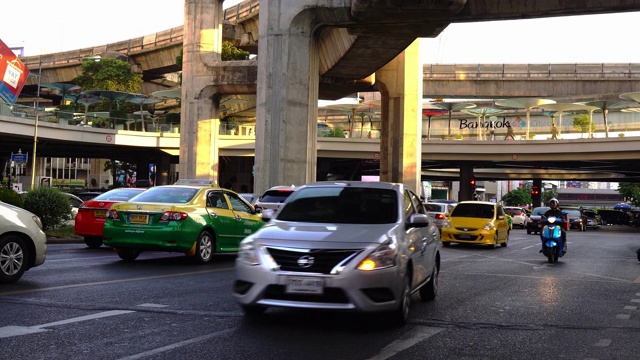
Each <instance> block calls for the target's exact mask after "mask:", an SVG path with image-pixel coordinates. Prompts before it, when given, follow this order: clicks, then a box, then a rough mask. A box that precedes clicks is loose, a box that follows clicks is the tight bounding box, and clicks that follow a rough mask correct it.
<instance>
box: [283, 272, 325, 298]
mask: <svg viewBox="0 0 640 360" xmlns="http://www.w3.org/2000/svg"><path fill="white" fill-rule="evenodd" d="M285 292H287V293H289V294H322V293H323V292H324V281H323V280H322V279H318V278H312V277H301V276H288V277H287V283H286V288H285Z"/></svg>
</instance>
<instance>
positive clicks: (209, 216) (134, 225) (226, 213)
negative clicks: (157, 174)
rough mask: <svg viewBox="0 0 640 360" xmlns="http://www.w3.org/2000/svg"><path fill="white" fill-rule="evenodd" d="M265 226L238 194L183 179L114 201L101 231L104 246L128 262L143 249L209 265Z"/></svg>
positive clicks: (211, 184) (205, 181)
mask: <svg viewBox="0 0 640 360" xmlns="http://www.w3.org/2000/svg"><path fill="white" fill-rule="evenodd" d="M262 225H264V221H262V217H261V215H260V214H259V213H258V212H257V211H256V210H255V208H254V207H253V206H252V205H251V204H249V202H247V200H245V199H244V198H243V197H241V196H240V195H239V194H237V193H235V192H233V191H231V190H228V189H223V188H220V187H218V186H217V185H216V184H215V183H213V182H211V181H208V180H180V181H178V182H176V183H175V184H173V185H164V186H155V187H152V188H149V189H148V190H146V191H144V192H142V193H140V194H138V195H136V196H134V197H132V198H131V199H129V201H127V202H120V203H116V204H114V205H112V206H111V208H110V209H109V211H108V212H107V219H106V221H105V224H104V228H103V231H102V233H103V240H104V244H105V245H107V246H111V247H112V248H113V249H114V250H115V251H116V252H117V253H118V256H120V258H121V259H123V260H125V261H133V260H135V259H136V258H137V257H138V256H139V255H140V253H142V252H143V251H167V252H182V253H184V254H185V255H187V256H191V257H193V258H194V259H195V260H196V262H199V263H206V262H209V261H210V260H211V258H212V256H213V254H215V253H233V252H237V251H238V250H239V248H240V241H241V240H243V239H244V238H245V237H246V236H247V235H250V234H252V233H254V232H256V231H257V230H258V229H259V228H260V227H262Z"/></svg>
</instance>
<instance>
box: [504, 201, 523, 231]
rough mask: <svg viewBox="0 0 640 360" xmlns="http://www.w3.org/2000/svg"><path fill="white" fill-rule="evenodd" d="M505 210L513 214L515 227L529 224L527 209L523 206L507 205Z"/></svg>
mask: <svg viewBox="0 0 640 360" xmlns="http://www.w3.org/2000/svg"><path fill="white" fill-rule="evenodd" d="M504 212H506V213H507V214H509V215H511V218H512V219H513V227H516V226H519V227H521V228H522V229H524V228H525V227H526V226H527V221H528V218H527V211H526V210H525V209H523V208H521V207H514V206H505V207H504Z"/></svg>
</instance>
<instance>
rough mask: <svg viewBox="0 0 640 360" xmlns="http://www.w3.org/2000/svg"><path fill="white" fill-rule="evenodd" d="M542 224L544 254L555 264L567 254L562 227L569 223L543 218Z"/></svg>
mask: <svg viewBox="0 0 640 360" xmlns="http://www.w3.org/2000/svg"><path fill="white" fill-rule="evenodd" d="M565 217H566V215H565ZM541 223H542V224H543V227H542V232H541V238H542V254H543V255H544V256H546V257H547V259H548V260H549V263H551V264H553V263H555V262H557V261H558V258H560V257H562V256H564V254H565V253H566V248H565V244H564V243H563V242H562V226H565V227H566V226H567V224H568V222H567V221H566V220H565V219H559V218H557V217H555V216H549V217H548V218H544V217H543V218H542V219H541ZM639 256H640V255H639Z"/></svg>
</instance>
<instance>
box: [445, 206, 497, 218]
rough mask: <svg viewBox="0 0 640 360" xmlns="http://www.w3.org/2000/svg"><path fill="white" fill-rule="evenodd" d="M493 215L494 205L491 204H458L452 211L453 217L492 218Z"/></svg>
mask: <svg viewBox="0 0 640 360" xmlns="http://www.w3.org/2000/svg"><path fill="white" fill-rule="evenodd" d="M493 215H494V206H493V205H490V204H464V203H463V204H458V205H456V207H455V208H454V209H453V211H452V212H451V217H471V218H481V219H491V218H493Z"/></svg>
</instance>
